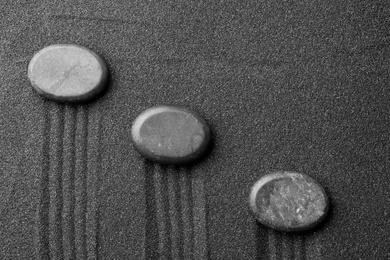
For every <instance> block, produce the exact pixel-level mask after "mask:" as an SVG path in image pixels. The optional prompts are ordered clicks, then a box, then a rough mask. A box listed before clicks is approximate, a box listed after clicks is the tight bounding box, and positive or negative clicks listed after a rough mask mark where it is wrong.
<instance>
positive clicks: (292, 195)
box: [250, 172, 329, 231]
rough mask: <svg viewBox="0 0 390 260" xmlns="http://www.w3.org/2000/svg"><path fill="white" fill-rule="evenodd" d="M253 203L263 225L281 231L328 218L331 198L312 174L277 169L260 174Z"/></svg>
mask: <svg viewBox="0 0 390 260" xmlns="http://www.w3.org/2000/svg"><path fill="white" fill-rule="evenodd" d="M250 206H251V209H252V211H253V213H254V215H255V216H256V218H257V219H258V220H259V221H260V222H261V223H262V224H264V225H266V226H268V227H271V228H273V229H276V230H279V231H304V230H309V229H311V228H313V227H315V226H316V225H318V224H319V223H321V221H322V220H323V219H324V218H325V216H326V214H327V212H328V208H329V200H328V197H327V195H326V193H325V190H324V189H323V188H322V187H321V186H320V184H319V183H318V182H316V181H315V180H314V179H313V178H311V177H310V176H307V175H304V174H300V173H294V172H276V173H272V174H268V175H265V176H263V177H262V178H260V179H259V180H258V181H257V182H256V183H255V185H254V186H253V187H252V190H251V194H250Z"/></svg>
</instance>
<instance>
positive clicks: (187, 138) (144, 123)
mask: <svg viewBox="0 0 390 260" xmlns="http://www.w3.org/2000/svg"><path fill="white" fill-rule="evenodd" d="M131 134H132V140H133V144H134V147H135V148H136V150H138V151H139V152H140V153H141V154H142V155H143V156H145V157H146V158H147V159H149V160H151V161H154V162H158V163H162V164H175V165H180V164H187V163H192V162H194V161H196V160H198V159H199V158H201V157H202V156H203V155H204V154H205V153H206V151H207V149H208V147H209V143H210V140H211V136H210V130H209V127H208V125H207V123H206V121H205V120H204V119H203V118H202V117H201V116H200V115H199V114H198V113H196V112H194V111H192V110H190V109H188V108H184V107H178V106H157V107H153V108H149V109H147V110H145V111H144V112H142V113H141V114H140V115H139V116H138V117H137V118H136V119H135V120H134V122H133V126H132V132H131Z"/></svg>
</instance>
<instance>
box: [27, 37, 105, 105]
mask: <svg viewBox="0 0 390 260" xmlns="http://www.w3.org/2000/svg"><path fill="white" fill-rule="evenodd" d="M28 77H29V79H30V81H31V84H32V86H33V87H34V88H35V90H36V91H37V92H38V93H39V94H41V95H43V96H45V97H47V98H49V99H53V100H56V101H68V102H75V101H76V102H77V101H87V100H90V99H93V98H95V97H96V96H97V95H98V94H100V93H101V92H102V90H103V88H104V87H105V84H106V82H107V67H106V64H105V62H104V61H103V59H102V58H101V57H100V56H98V55H97V54H96V53H94V52H92V51H91V50H89V49H87V48H85V47H82V46H78V45H74V44H55V45H50V46H48V47H45V48H43V49H42V50H40V51H39V52H37V53H36V54H35V55H34V57H33V58H32V60H31V61H30V64H29V68H28Z"/></svg>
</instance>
